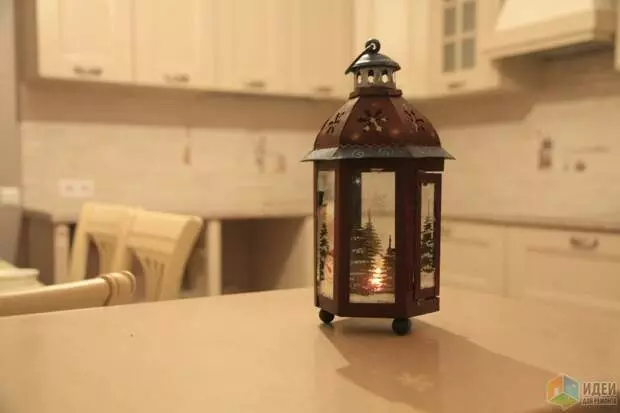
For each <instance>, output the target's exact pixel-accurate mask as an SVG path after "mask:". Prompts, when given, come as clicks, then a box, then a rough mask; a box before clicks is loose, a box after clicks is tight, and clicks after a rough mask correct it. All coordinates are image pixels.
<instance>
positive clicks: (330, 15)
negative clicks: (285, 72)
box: [289, 0, 364, 99]
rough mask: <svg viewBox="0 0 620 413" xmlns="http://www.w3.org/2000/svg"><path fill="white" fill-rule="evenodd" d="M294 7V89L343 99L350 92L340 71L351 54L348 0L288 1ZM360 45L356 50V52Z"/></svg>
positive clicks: (348, 80) (350, 6)
mask: <svg viewBox="0 0 620 413" xmlns="http://www.w3.org/2000/svg"><path fill="white" fill-rule="evenodd" d="M289 1H290V2H291V4H294V7H295V10H296V11H295V16H296V18H295V20H296V23H297V24H296V25H295V26H296V28H295V34H294V37H295V47H294V56H295V57H294V64H295V67H294V68H293V71H294V72H295V89H296V90H298V91H299V92H300V93H301V94H304V95H310V96H319V97H332V96H333V97H336V98H338V99H344V98H346V97H347V96H348V94H349V92H351V91H352V88H353V86H352V85H353V80H352V78H351V76H350V75H349V76H345V75H344V71H345V70H346V68H347V67H348V66H349V64H350V63H351V61H352V60H353V58H354V57H355V54H354V53H353V52H352V51H353V50H354V48H353V31H354V25H353V1H352V0H313V1H307V0H289ZM363 46H364V45H363V43H362V44H361V45H359V46H357V47H356V49H355V50H357V51H358V52H359V50H361V48H362V47H363Z"/></svg>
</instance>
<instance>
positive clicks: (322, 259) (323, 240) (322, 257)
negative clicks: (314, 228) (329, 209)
mask: <svg viewBox="0 0 620 413" xmlns="http://www.w3.org/2000/svg"><path fill="white" fill-rule="evenodd" d="M329 248H330V246H329V237H328V233H327V224H326V223H325V222H323V223H322V224H321V231H320V233H319V281H323V280H324V279H325V263H326V261H327V255H328V254H329Z"/></svg>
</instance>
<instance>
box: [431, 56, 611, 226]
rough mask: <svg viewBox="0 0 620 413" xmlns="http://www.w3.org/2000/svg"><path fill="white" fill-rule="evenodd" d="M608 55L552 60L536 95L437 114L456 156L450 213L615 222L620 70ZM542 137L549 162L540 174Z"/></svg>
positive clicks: (451, 175)
mask: <svg viewBox="0 0 620 413" xmlns="http://www.w3.org/2000/svg"><path fill="white" fill-rule="evenodd" d="M612 59H613V56H612V55H611V54H607V53H600V54H593V55H589V56H584V57H582V58H580V59H576V60H575V59H573V60H563V61H562V60H558V61H553V62H548V63H546V64H545V65H544V68H543V77H544V82H543V84H544V86H543V87H542V88H541V89H540V90H539V91H538V93H537V94H536V95H535V96H528V97H520V98H506V99H504V100H497V99H496V100H489V101H488V102H480V104H476V102H472V103H471V105H469V107H463V108H462V109H459V108H458V107H456V106H452V107H451V108H449V109H446V112H445V113H446V114H450V116H454V118H453V119H445V118H442V119H440V123H439V126H440V131H441V136H442V138H443V143H444V144H445V146H446V147H448V148H449V150H450V151H452V152H453V154H454V155H455V157H456V158H457V161H454V162H452V163H451V164H450V165H449V166H448V172H447V177H446V185H445V196H446V203H445V212H446V213H448V214H449V213H454V214H473V215H510V216H530V217H562V218H571V217H579V218H585V219H603V220H615V221H617V220H618V218H619V217H620V186H618V185H617V181H618V178H619V177H620V171H619V169H618V168H617V167H616V165H617V160H618V159H619V155H620V141H618V139H617V136H618V134H619V133H620V117H619V116H618V114H619V113H620V76H619V74H618V73H616V72H614V71H613V61H612ZM498 112H501V113H498ZM545 138H550V139H551V141H552V146H553V149H552V151H551V154H552V157H551V160H552V166H551V167H550V168H548V169H542V170H539V169H538V166H539V152H540V148H541V144H542V141H543V140H544V139H545ZM579 163H582V165H583V166H584V167H585V169H584V170H583V171H582V172H579V171H578V170H577V169H578V164H579Z"/></svg>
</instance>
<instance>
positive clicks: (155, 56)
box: [81, 0, 216, 88]
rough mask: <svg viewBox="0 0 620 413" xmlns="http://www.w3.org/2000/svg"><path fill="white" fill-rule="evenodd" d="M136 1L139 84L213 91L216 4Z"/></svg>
mask: <svg viewBox="0 0 620 413" xmlns="http://www.w3.org/2000/svg"><path fill="white" fill-rule="evenodd" d="M81 1H82V2H84V0H81ZM134 1H135V44H136V50H135V67H136V81H137V82H139V83H144V84H152V85H165V86H174V87H192V88H209V87H212V86H213V84H214V81H215V60H216V59H215V54H214V45H215V27H214V26H215V21H216V17H215V12H214V11H215V7H214V6H215V5H214V1H215V0H186V1H184V2H183V3H182V4H179V2H178V1H175V0H157V1H153V0H134ZM123 2H126V0H123ZM126 3H128V2H126Z"/></svg>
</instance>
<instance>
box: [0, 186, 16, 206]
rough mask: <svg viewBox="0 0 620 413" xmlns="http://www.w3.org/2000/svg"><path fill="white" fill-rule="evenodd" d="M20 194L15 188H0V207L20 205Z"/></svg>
mask: <svg viewBox="0 0 620 413" xmlns="http://www.w3.org/2000/svg"><path fill="white" fill-rule="evenodd" d="M20 204H21V193H20V190H19V188H18V187H16V186H0V205H20Z"/></svg>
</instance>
